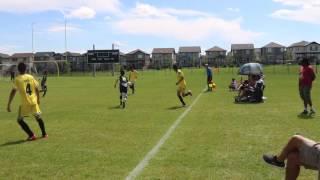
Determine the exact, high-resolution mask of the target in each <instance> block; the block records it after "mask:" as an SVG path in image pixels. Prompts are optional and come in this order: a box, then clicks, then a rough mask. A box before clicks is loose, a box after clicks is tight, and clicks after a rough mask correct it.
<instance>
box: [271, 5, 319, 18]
mask: <svg viewBox="0 0 320 180" xmlns="http://www.w3.org/2000/svg"><path fill="white" fill-rule="evenodd" d="M273 1H274V2H277V3H281V4H283V5H286V6H288V8H286V9H279V10H276V11H275V12H273V13H272V14H271V16H272V17H274V18H279V19H285V20H293V21H300V22H307V23H313V24H320V22H319V19H320V0H273ZM289 7H290V8H289Z"/></svg>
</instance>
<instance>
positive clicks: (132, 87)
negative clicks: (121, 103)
mask: <svg viewBox="0 0 320 180" xmlns="http://www.w3.org/2000/svg"><path fill="white" fill-rule="evenodd" d="M131 89H132V94H134V91H135V89H134V82H133V83H132V85H131Z"/></svg>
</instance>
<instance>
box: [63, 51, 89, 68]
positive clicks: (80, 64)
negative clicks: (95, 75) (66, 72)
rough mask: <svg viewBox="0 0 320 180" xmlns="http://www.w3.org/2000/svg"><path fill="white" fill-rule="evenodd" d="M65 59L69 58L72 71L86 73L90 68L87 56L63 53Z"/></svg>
mask: <svg viewBox="0 0 320 180" xmlns="http://www.w3.org/2000/svg"><path fill="white" fill-rule="evenodd" d="M63 56H64V58H67V61H68V63H69V65H70V71H72V72H75V71H81V72H83V71H86V69H87V68H88V63H87V56H86V55H82V54H80V53H75V52H65V53H63Z"/></svg>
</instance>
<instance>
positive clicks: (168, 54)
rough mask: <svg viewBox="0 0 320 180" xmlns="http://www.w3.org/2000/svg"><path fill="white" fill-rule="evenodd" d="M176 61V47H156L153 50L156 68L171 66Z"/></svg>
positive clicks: (153, 64)
mask: <svg viewBox="0 0 320 180" xmlns="http://www.w3.org/2000/svg"><path fill="white" fill-rule="evenodd" d="M174 63H176V52H175V49H174V48H154V49H153V50H152V65H151V66H152V67H153V68H156V69H161V68H171V66H172V65H173V64H174Z"/></svg>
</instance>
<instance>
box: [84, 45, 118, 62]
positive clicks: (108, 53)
mask: <svg viewBox="0 0 320 180" xmlns="http://www.w3.org/2000/svg"><path fill="white" fill-rule="evenodd" d="M87 57H88V63H91V64H95V63H102V64H103V63H119V59H120V51H119V49H114V50H88V52H87Z"/></svg>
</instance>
